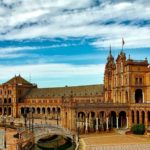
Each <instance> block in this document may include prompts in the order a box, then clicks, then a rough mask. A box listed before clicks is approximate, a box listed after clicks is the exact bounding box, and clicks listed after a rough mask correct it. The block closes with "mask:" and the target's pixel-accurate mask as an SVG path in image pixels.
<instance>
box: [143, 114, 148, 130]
mask: <svg viewBox="0 0 150 150" xmlns="http://www.w3.org/2000/svg"><path fill="white" fill-rule="evenodd" d="M147 113H148V112H147V111H146V112H145V120H144V122H145V128H147V127H148V114H147Z"/></svg>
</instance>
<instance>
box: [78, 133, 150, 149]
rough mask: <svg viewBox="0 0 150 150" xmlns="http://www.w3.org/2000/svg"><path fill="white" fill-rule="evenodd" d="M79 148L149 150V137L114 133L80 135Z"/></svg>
mask: <svg viewBox="0 0 150 150" xmlns="http://www.w3.org/2000/svg"><path fill="white" fill-rule="evenodd" d="M79 150H150V137H148V136H145V135H144V136H138V135H118V134H115V133H108V134H90V135H88V134H87V135H81V136H80V148H79Z"/></svg>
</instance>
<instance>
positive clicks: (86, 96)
mask: <svg viewBox="0 0 150 150" xmlns="http://www.w3.org/2000/svg"><path fill="white" fill-rule="evenodd" d="M100 69H101V68H100ZM31 110H32V113H33V117H34V118H37V119H38V118H39V119H40V118H46V119H58V120H59V121H60V123H61V126H63V127H65V128H68V129H70V130H72V131H76V130H80V132H84V133H87V132H97V131H103V130H108V129H110V128H130V127H131V126H132V125H133V124H145V126H146V127H148V126H150V66H149V63H148V60H147V58H145V60H133V59H131V58H130V56H129V58H126V54H125V53H124V52H123V51H121V52H120V53H119V54H118V57H117V59H116V60H114V57H113V56H112V53H111V49H110V52H109V55H108V57H107V63H106V65H105V71H104V84H98V85H86V86H65V87H58V88H38V87H37V85H36V84H32V83H30V82H28V81H27V80H25V79H24V78H22V77H21V76H20V75H19V76H15V77H13V78H12V79H10V80H9V81H7V82H5V83H3V84H1V85H0V115H8V116H13V117H14V118H20V117H22V116H23V114H24V113H25V112H26V113H30V112H31Z"/></svg>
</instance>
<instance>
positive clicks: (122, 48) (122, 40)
mask: <svg viewBox="0 0 150 150" xmlns="http://www.w3.org/2000/svg"><path fill="white" fill-rule="evenodd" d="M124 44H125V42H124V39H123V38H122V52H123V46H124Z"/></svg>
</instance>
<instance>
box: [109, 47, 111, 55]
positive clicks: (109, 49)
mask: <svg viewBox="0 0 150 150" xmlns="http://www.w3.org/2000/svg"><path fill="white" fill-rule="evenodd" d="M109 56H111V44H110V47H109Z"/></svg>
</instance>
